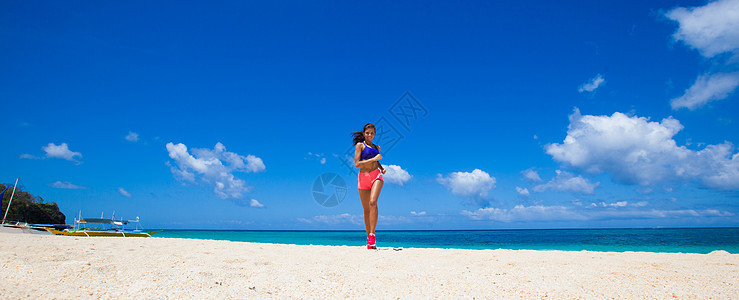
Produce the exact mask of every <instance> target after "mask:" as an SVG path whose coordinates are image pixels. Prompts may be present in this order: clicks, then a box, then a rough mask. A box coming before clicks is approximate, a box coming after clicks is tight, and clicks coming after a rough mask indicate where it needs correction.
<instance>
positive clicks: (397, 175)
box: [382, 165, 412, 186]
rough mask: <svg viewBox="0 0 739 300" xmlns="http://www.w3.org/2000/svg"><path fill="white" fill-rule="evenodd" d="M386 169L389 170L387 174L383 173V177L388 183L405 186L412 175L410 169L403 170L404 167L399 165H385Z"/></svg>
mask: <svg viewBox="0 0 739 300" xmlns="http://www.w3.org/2000/svg"><path fill="white" fill-rule="evenodd" d="M385 170H386V171H387V172H385V175H382V178H383V179H384V180H385V182H387V183H392V184H397V185H400V186H403V185H404V184H405V183H406V182H408V181H409V180H411V177H412V176H411V174H408V171H406V170H403V168H401V167H400V166H397V165H388V166H385Z"/></svg>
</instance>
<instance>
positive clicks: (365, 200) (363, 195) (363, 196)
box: [359, 189, 374, 236]
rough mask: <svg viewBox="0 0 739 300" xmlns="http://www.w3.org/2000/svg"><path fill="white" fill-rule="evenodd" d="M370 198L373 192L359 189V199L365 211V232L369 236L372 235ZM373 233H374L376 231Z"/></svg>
mask: <svg viewBox="0 0 739 300" xmlns="http://www.w3.org/2000/svg"><path fill="white" fill-rule="evenodd" d="M370 196H371V190H363V189H359V199H360V200H361V201H362V208H363V209H364V230H365V231H367V236H369V234H370V204H369V203H370ZM371 232H374V229H373V231H371Z"/></svg>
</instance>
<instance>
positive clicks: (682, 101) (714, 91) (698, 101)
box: [670, 30, 739, 110]
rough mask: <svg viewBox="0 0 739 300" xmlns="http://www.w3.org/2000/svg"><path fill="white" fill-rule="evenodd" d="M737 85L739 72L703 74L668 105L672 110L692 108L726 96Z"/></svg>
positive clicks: (738, 83)
mask: <svg viewBox="0 0 739 300" xmlns="http://www.w3.org/2000/svg"><path fill="white" fill-rule="evenodd" d="M737 31H739V30H737ZM737 86H739V73H718V74H703V75H701V76H699V77H698V79H696V80H695V83H693V86H691V87H690V88H688V89H687V90H685V94H683V95H682V96H680V97H678V98H675V99H672V100H671V101H670V105H671V106H672V109H674V110H677V109H680V108H687V109H690V110H694V109H696V108H699V107H701V106H703V105H705V104H706V103H708V102H711V101H715V100H721V99H724V98H726V97H728V96H729V94H731V92H733V91H734V90H735V89H736V87H737Z"/></svg>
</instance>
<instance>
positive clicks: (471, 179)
mask: <svg viewBox="0 0 739 300" xmlns="http://www.w3.org/2000/svg"><path fill="white" fill-rule="evenodd" d="M436 181H437V182H439V183H440V184H442V185H444V186H446V187H447V188H448V189H449V190H451V192H452V194H455V195H457V196H463V197H475V198H487V197H488V192H489V191H490V190H492V189H494V188H495V177H492V176H490V174H488V173H486V172H484V171H482V170H480V169H475V170H473V171H472V172H453V173H451V174H449V176H447V177H443V176H442V175H441V174H439V175H438V176H437V178H436Z"/></svg>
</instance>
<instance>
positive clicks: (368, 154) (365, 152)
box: [362, 142, 380, 160]
mask: <svg viewBox="0 0 739 300" xmlns="http://www.w3.org/2000/svg"><path fill="white" fill-rule="evenodd" d="M362 144H364V149H362V160H367V159H370V158H373V157H375V156H377V155H378V154H380V151H379V150H377V149H375V148H372V147H370V146H367V144H366V143H365V142H362Z"/></svg>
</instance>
